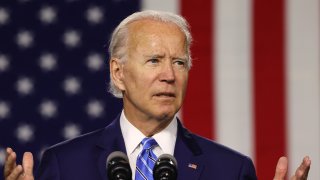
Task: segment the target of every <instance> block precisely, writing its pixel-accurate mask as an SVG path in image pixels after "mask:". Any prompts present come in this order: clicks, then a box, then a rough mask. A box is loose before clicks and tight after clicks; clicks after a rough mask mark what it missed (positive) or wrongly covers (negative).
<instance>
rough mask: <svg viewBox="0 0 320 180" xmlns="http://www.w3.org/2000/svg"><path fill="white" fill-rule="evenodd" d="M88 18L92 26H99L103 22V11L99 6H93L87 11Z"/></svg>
mask: <svg viewBox="0 0 320 180" xmlns="http://www.w3.org/2000/svg"><path fill="white" fill-rule="evenodd" d="M86 18H87V20H88V21H89V23H91V24H99V23H101V22H102V21H103V11H102V9H101V8H100V7H98V6H92V7H90V8H88V9H87V12H86Z"/></svg>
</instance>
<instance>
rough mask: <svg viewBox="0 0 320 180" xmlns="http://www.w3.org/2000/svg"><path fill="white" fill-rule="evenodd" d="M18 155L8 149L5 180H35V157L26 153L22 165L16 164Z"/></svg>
mask: <svg viewBox="0 0 320 180" xmlns="http://www.w3.org/2000/svg"><path fill="white" fill-rule="evenodd" d="M16 159H17V155H16V153H15V152H14V151H13V150H12V149H11V148H7V156H6V162H5V164H4V179H5V180H34V177H33V156H32V153H30V152H25V153H24V155H23V159H22V165H17V164H16Z"/></svg>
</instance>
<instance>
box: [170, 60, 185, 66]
mask: <svg viewBox="0 0 320 180" xmlns="http://www.w3.org/2000/svg"><path fill="white" fill-rule="evenodd" d="M173 63H174V64H175V65H177V66H182V67H185V66H186V64H187V63H186V61H185V60H182V59H177V60H175V61H173Z"/></svg>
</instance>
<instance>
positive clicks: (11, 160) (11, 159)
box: [4, 148, 17, 177]
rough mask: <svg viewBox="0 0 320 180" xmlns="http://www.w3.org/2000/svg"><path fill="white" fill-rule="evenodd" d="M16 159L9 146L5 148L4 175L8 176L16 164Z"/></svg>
mask: <svg viewBox="0 0 320 180" xmlns="http://www.w3.org/2000/svg"><path fill="white" fill-rule="evenodd" d="M16 159H17V155H16V153H15V152H14V151H13V150H12V149H11V148H7V156H6V161H5V164H4V176H5V177H7V176H9V175H10V174H11V172H12V171H13V170H14V169H15V167H16V166H17V165H16Z"/></svg>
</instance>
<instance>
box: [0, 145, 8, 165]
mask: <svg viewBox="0 0 320 180" xmlns="http://www.w3.org/2000/svg"><path fill="white" fill-rule="evenodd" d="M6 154H7V153H6V150H5V149H4V148H0V166H3V165H4V161H5V160H6Z"/></svg>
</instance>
